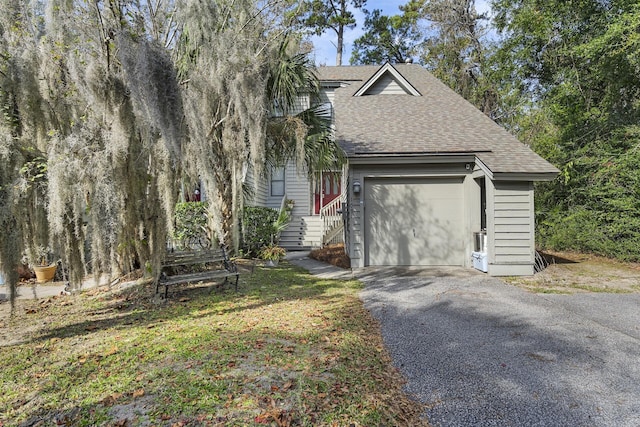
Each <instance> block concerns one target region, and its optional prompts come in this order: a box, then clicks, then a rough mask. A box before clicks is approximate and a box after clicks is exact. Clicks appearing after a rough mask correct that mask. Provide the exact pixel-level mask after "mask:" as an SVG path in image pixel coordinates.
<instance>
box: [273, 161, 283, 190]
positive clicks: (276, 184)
mask: <svg viewBox="0 0 640 427" xmlns="http://www.w3.org/2000/svg"><path fill="white" fill-rule="evenodd" d="M271 195H272V196H284V167H282V166H280V167H274V168H272V169H271Z"/></svg>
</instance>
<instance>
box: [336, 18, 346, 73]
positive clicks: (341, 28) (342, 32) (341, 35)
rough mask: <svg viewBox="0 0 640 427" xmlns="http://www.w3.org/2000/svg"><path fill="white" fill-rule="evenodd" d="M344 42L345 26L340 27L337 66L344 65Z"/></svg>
mask: <svg viewBox="0 0 640 427" xmlns="http://www.w3.org/2000/svg"><path fill="white" fill-rule="evenodd" d="M343 41H344V26H342V25H340V27H338V46H337V47H336V65H342V44H343Z"/></svg>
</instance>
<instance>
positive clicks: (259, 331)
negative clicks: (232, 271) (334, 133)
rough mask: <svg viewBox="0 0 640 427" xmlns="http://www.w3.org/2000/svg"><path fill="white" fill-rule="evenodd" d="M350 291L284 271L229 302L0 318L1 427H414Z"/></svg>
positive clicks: (373, 331) (138, 303)
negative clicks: (249, 426)
mask: <svg viewBox="0 0 640 427" xmlns="http://www.w3.org/2000/svg"><path fill="white" fill-rule="evenodd" d="M360 286H361V285H360V283H359V282H358V281H339V280H320V279H317V278H315V277H313V276H310V275H309V274H307V273H306V272H304V271H303V270H300V269H298V268H295V267H292V266H290V265H289V264H287V263H284V264H283V265H282V266H281V268H273V269H266V268H262V267H255V268H254V269H253V271H251V270H250V269H246V271H244V272H242V274H241V282H240V292H239V293H237V294H236V293H234V292H233V291H229V290H225V291H220V290H214V291H213V292H209V291H210V288H208V287H206V286H200V287H198V286H194V287H188V288H178V289H172V290H173V292H172V293H170V296H169V301H168V302H166V303H160V304H158V303H157V302H154V299H153V298H152V290H151V289H150V286H134V287H130V288H127V289H123V290H112V291H108V290H106V289H101V290H93V291H88V292H85V293H83V294H82V295H79V296H73V297H60V298H50V299H46V300H40V301H33V300H28V301H19V302H18V307H17V309H16V313H15V315H14V317H13V318H9V317H8V310H9V309H8V304H7V303H4V304H2V305H0V310H1V311H0V313H1V314H0V366H2V369H0V426H19V425H29V426H32V425H34V426H35V425H42V426H48V425H73V426H83V425H85V426H93V425H109V426H112V425H115V426H151V425H154V426H187V425H188V426H201V425H212V426H218V425H220V426H227V425H229V426H246V425H274V426H297V425H308V426H316V425H327V426H333V425H335V426H365V425H366V426H392V425H393V426H404V425H406V426H415V425H420V420H419V418H418V417H419V414H420V412H421V407H420V405H419V404H417V403H415V402H414V401H412V400H410V399H408V398H407V396H406V395H404V394H403V392H402V391H401V386H402V379H401V377H400V376H399V374H398V373H397V372H396V370H395V369H394V368H393V367H392V366H391V364H390V359H389V356H388V354H387V351H386V350H385V348H384V346H383V344H382V340H381V337H380V333H379V329H378V325H377V324H376V322H375V320H373V318H372V317H371V316H370V315H369V313H368V312H367V311H366V310H365V309H364V308H363V306H362V303H361V302H360V300H359V299H358V292H359V290H360Z"/></svg>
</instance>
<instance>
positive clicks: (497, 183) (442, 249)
mask: <svg viewBox="0 0 640 427" xmlns="http://www.w3.org/2000/svg"><path fill="white" fill-rule="evenodd" d="M318 75H319V79H320V81H321V86H322V97H323V101H324V102H326V103H330V104H331V107H332V119H333V123H334V126H335V138H336V140H337V141H338V143H339V144H340V146H341V147H342V148H343V149H344V151H345V152H346V154H347V157H348V162H347V164H346V166H345V168H344V170H342V171H322V172H318V173H316V178H315V179H313V180H311V182H310V181H309V180H308V179H307V174H306V173H298V171H296V169H295V167H294V166H293V165H292V164H290V165H287V166H286V167H284V168H277V169H274V170H272V171H271V174H270V179H269V180H268V182H264V183H263V184H262V186H261V187H260V188H259V189H258V192H257V196H256V200H255V203H258V204H262V205H265V206H272V207H275V208H278V207H280V206H283V205H284V204H285V203H292V204H293V206H294V207H293V211H292V222H291V224H290V226H289V228H288V229H287V230H286V231H285V232H283V233H282V237H281V245H282V246H285V247H286V248H288V249H290V250H291V249H296V248H300V249H302V248H311V247H320V246H322V245H323V244H326V243H331V242H336V241H340V240H343V241H344V243H345V250H346V251H347V254H348V255H349V257H350V258H351V265H352V268H360V267H365V266H466V267H472V266H474V265H475V266H476V267H477V268H478V264H477V262H478V260H477V259H476V260H475V261H476V262H474V259H472V257H473V256H477V255H478V252H480V253H481V257H482V259H481V261H480V264H483V265H484V266H483V268H482V269H483V270H485V271H487V272H488V273H489V274H490V275H496V276H502V275H530V274H533V269H534V263H535V232H534V225H535V224H534V189H533V183H534V182H535V181H546V180H552V179H554V178H555V176H556V175H557V173H558V170H557V169H556V168H555V167H554V166H553V165H551V164H550V163H548V162H547V161H546V160H544V159H543V158H541V157H540V156H538V155H537V154H535V153H534V152H533V151H531V150H530V149H529V148H528V147H527V146H525V145H524V144H522V143H521V142H519V141H518V140H517V139H516V138H515V137H513V136H512V135H511V134H509V133H508V132H507V131H505V130H504V129H503V128H502V127H500V126H499V125H497V124H496V123H495V122H493V121H492V120H491V119H490V118H488V117H487V116H486V115H484V114H483V113H482V112H480V111H479V110H478V109H476V108H475V107H474V106H473V105H471V104H470V103H469V102H467V101H466V100H465V99H463V98H462V97H461V96H459V95H458V94H456V93H455V92H454V91H452V90H451V89H450V88H448V87H447V86H446V85H444V84H443V83H442V82H440V81H439V80H438V79H437V78H435V77H434V76H433V75H431V74H430V73H429V72H428V71H427V70H426V69H424V68H423V67H422V66H420V65H417V64H396V65H391V64H389V63H387V64H385V65H383V66H345V67H320V68H319V69H318ZM481 231H484V232H485V233H486V247H483V248H477V247H476V248H474V233H477V232H481ZM474 249H475V250H476V251H475V252H474Z"/></svg>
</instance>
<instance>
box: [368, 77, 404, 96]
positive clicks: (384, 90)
mask: <svg viewBox="0 0 640 427" xmlns="http://www.w3.org/2000/svg"><path fill="white" fill-rule="evenodd" d="M366 94H367V95H406V94H407V92H406V91H405V90H404V89H403V88H402V86H400V85H399V84H398V82H396V81H395V80H394V79H393V77H391V76H390V75H389V74H385V75H384V76H382V77H380V79H379V80H378V82H377V83H376V84H375V85H374V86H372V87H371V88H370V89H369V90H368V91H367V92H366Z"/></svg>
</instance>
